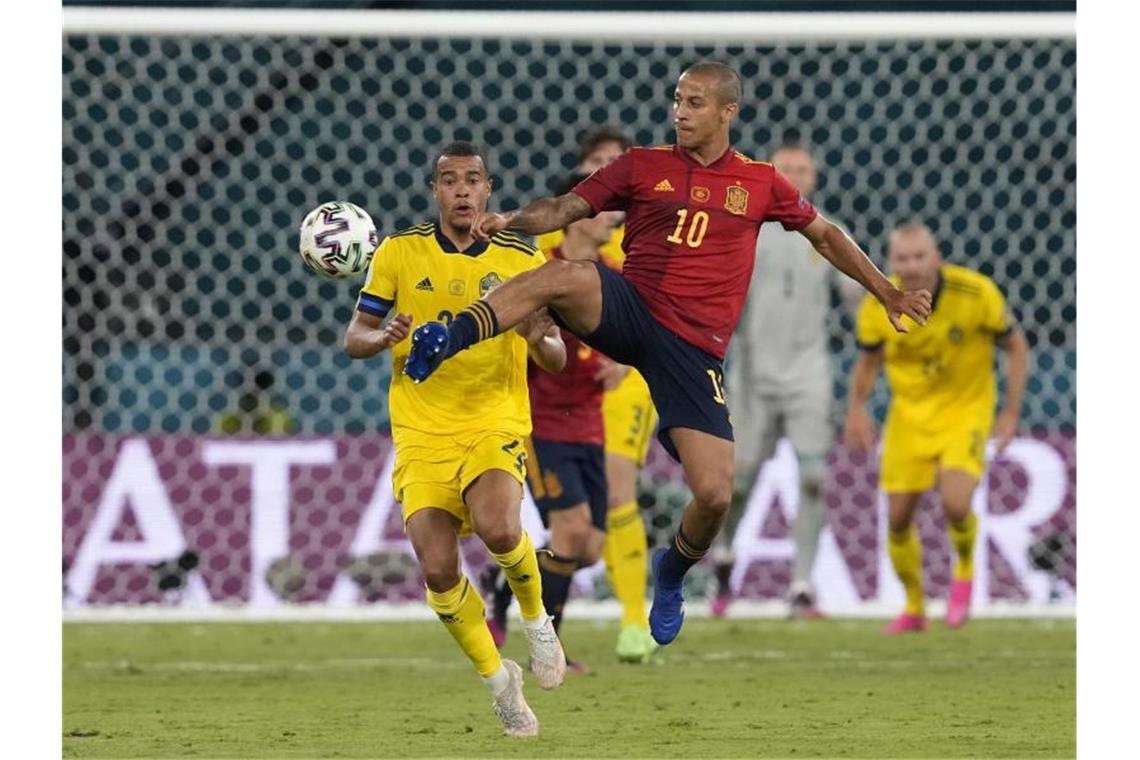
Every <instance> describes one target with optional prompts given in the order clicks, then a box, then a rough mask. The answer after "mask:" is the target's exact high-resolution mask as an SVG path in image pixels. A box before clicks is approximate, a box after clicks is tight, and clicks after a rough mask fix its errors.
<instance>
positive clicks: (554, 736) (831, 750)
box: [63, 619, 1076, 758]
mask: <svg viewBox="0 0 1140 760" xmlns="http://www.w3.org/2000/svg"><path fill="white" fill-rule="evenodd" d="M881 625H882V623H881V622H875V621H846V620H833V621H824V622H784V621H774V620H739V621H733V620H727V621H718V620H705V619H692V620H689V621H688V622H686V624H685V629H684V631H683V632H682V634H681V636H680V638H679V639H678V640H677V641H676V642H675V643H674V644H673V645H671V646H669V647H668V648H667V649H666V650H665V652H664V653H663V655H662V656H661V661H660V662H659V663H657V664H653V665H648V666H631V665H619V664H617V663H616V662H615V661H614V657H613V650H612V647H613V642H614V637H615V635H616V624H615V623H594V622H574V621H571V622H569V623H567V625H566V626H565V630H564V632H563V640H564V641H565V642H566V645H567V649H568V651H569V652H570V654H571V656H572V657H575V658H578V659H581V660H584V661H586V662H587V663H588V664H590V665H591V666H592V668H593V670H592V672H591V673H589V674H585V675H579V676H568V677H567V682H566V683H565V685H564V686H563V687H562V688H560V689H558V690H556V691H553V692H543V691H541V690H540V689H538V688H537V686H535V685H534V683H533V680H530V679H529V676H528V683H527V697H528V699H529V701H530V703H531V706H532V707H533V708H534V711H535V713H536V714H537V715H538V718H539V721H540V723H541V726H542V733H541V736H540V737H539V738H538V739H506V738H504V737H502V736H500V734H499V729H498V725H497V723H496V721H495V719H494V716H493V715H492V714H491V710H490V698H489V696H488V695H487V692H486V690H485V689H484V688H483V686H482V685H481V684H480V683H479V680H478V678H477V677H476V676H475V674H474V671H473V670H472V669H471V667H470V666H469V665H468V664H467V662H466V660H465V659H464V658H463V657H462V655H461V654H460V652H459V651H458V649H457V648H456V647H455V645H454V644H453V642H452V641H451V639H450V638H449V637H448V636H447V634H446V632H445V631H444V630H443V628H442V627H441V626H439V625H438V624H435V623H431V622H423V623H250V624H228V623H204V624H183V623H162V624H153V625H142V624H134V625H119V624H79V623H68V624H65V625H64V631H63V641H64V646H63V756H64V757H75V758H80V757H123V758H127V757H154V758H168V757H199V758H239V757H240V758H299V757H305V758H314V757H344V758H364V757H444V756H447V757H539V756H541V757H543V758H558V757H622V758H628V757H646V758H672V757H796V758H798V757H1034V758H1038V757H1072V756H1074V754H1075V752H1076V745H1075V741H1076V739H1075V733H1076V731H1075V717H1076V650H1075V647H1076V628H1075V625H1074V623H1073V622H1072V621H1036V620H979V621H974V622H972V623H971V624H970V625H969V626H967V627H966V628H965V629H963V630H960V631H947V630H944V629H942V628H941V626H940V624H937V623H936V624H935V625H934V626H933V627H932V630H931V631H930V632H929V633H927V634H925V635H922V636H909V637H905V638H887V637H883V636H881V635H879V634H878V629H879V627H880V626H881ZM506 654H507V656H509V657H514V658H515V659H517V660H519V661H520V662H521V663H524V664H525V643H524V642H523V640H522V639H521V637H518V636H513V637H512V639H511V640H510V641H509V642H508V643H507V648H506Z"/></svg>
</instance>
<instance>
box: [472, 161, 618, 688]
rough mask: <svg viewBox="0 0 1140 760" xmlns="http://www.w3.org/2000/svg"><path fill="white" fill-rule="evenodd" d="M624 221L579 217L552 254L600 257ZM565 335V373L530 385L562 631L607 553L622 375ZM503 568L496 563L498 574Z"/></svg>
mask: <svg viewBox="0 0 1140 760" xmlns="http://www.w3.org/2000/svg"><path fill="white" fill-rule="evenodd" d="M572 181H573V179H572ZM573 184H577V182H576V181H575V182H573ZM573 184H571V185H568V186H567V187H566V188H565V189H564V192H568V191H569V190H570V187H572V186H573ZM621 220H622V214H621V212H619V211H608V212H603V213H601V214H598V215H597V216H595V217H593V218H592V219H583V220H581V221H577V222H574V223H573V224H571V225H570V226H569V227H567V228H566V230H565V236H564V237H563V238H562V239H561V240H560V241H559V243H558V245H556V246H555V247H554V248H553V249H552V250H551V251H550V257H551V258H553V259H556V260H565V261H597V260H598V249H599V248H600V247H601V246H602V245H604V244H606V243H607V242H609V240H610V235H611V234H612V233H613V231H614V228H616V227H617V226H618V225H620V224H621ZM562 340H563V342H564V343H565V344H566V366H565V368H563V370H562V371H561V372H559V373H557V374H552V373H550V372H546V371H544V370H542V369H541V368H540V367H538V366H536V365H534V364H532V365H531V371H530V375H529V377H528V381H529V383H528V384H529V387H530V413H531V420H532V423H533V431H532V432H531V437H530V438H529V439H528V441H527V445H528V449H527V462H526V470H527V484H528V485H529V486H530V492H531V495H532V496H533V497H534V502H535V505H536V506H537V507H538V511H539V514H540V515H541V517H542V522H543V525H545V526H546V527H547V528H549V530H550V540H549V543H548V544H547V547H546V549H547V551H542V552H539V555H538V566H539V568H540V570H541V571H542V600H543V604H544V606H545V607H546V611H547V612H548V613H550V615H551V617H552V618H553V619H554V630H556V631H560V629H561V624H562V612H563V608H564V606H565V604H566V599H567V598H568V597H569V595H570V582H571V580H572V579H573V577H574V573H575V571H577V570H578V569H579V568H583V567H590V566H591V565H593V564H594V563H595V562H597V561H598V559H599V558H600V557H601V554H602V545H603V543H604V542H605V538H606V534H605V530H606V508H607V504H608V502H607V499H606V461H605V450H604V449H603V444H604V443H605V430H604V424H603V421H602V394H603V392H604V391H605V390H606V386H605V384H604V382H603V379H600V378H609V379H610V382H611V383H612V384H616V383H617V382H620V378H621V376H620V375H614V374H603V373H601V368H602V367H603V366H604V365H607V364H613V362H611V361H610V360H609V359H607V358H606V357H604V356H603V355H602V354H600V353H598V352H597V351H595V350H594V349H592V348H590V347H589V346H587V345H586V344H585V343H582V342H581V341H580V340H579V339H578V337H577V336H575V335H574V334H573V333H571V332H569V331H568V330H562ZM497 569H498V568H497V567H494V566H492V567H491V568H490V572H492V573H494V572H495V571H496V570H497ZM492 585H493V586H494V588H495V594H494V603H493V604H492V617H491V621H490V623H491V631H492V633H495V634H496V643H498V644H499V645H500V646H501V645H502V641H503V640H505V638H506V626H507V607H508V606H509V604H510V597H511V593H510V587H509V586H508V585H507V584H505V583H502V582H501V581H497V579H496V582H494V583H493V584H492ZM567 667H568V668H569V669H570V670H571V671H573V672H583V671H584V670H585V666H584V665H583V664H582V663H579V662H574V661H570V660H568V661H567Z"/></svg>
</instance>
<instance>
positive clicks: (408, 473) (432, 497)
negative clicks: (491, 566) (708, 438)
mask: <svg viewBox="0 0 1140 760" xmlns="http://www.w3.org/2000/svg"><path fill="white" fill-rule="evenodd" d="M432 170H433V175H432V194H433V195H434V196H435V199H436V202H437V203H438V205H439V218H438V220H437V221H434V222H425V223H423V224H419V225H417V226H415V227H411V228H409V229H407V230H404V231H402V232H397V233H395V234H393V235H389V236H388V237H387V238H385V239H384V240H383V241H382V242H381V244H380V246H379V247H378V248H377V249H376V253H375V254H374V255H373V258H372V264H371V266H370V267H369V270H368V276H367V281H366V282H365V285H364V288H363V289H362V290H361V291H360V297H359V300H358V301H357V306H356V311H355V312H354V314H353V317H352V321H351V322H350V323H349V325H348V330H347V333H346V334H345V341H344V345H345V350H346V351H347V352H348V354H349V355H350V356H352V357H353V358H356V359H363V358H367V357H370V356H375V355H376V354H378V353H380V352H381V351H384V350H391V351H392V367H393V370H392V387H391V390H390V404H389V406H390V409H391V422H392V440H393V444H394V445H395V449H396V462H395V467H394V469H393V473H392V485H393V493H394V494H395V497H396V500H397V501H399V502H400V504H401V506H402V508H403V515H404V529H405V531H406V532H407V534H408V538H409V539H410V540H411V543H412V547H413V548H414V549H415V552H416V557H417V558H418V559H419V562H420V567H421V568H422V569H423V573H424V579H425V581H426V584H427V601H428V604H429V605H430V606H431V608H432V610H434V611H435V613H436V614H437V615H438V616H439V619H440V620H441V621H442V622H443V624H444V626H445V627H446V628H447V630H448V632H449V633H450V634H451V635H452V636H453V637H454V638H455V640H456V642H457V643H458V644H459V646H460V648H461V649H463V652H464V653H465V654H466V655H467V657H468V658H469V659H470V660H471V662H472V664H474V666H475V669H476V670H477V671H478V673H479V675H481V676H482V677H483V681H484V683H485V684H486V685H487V687H488V689H489V690H490V691H491V694H492V698H493V702H492V706H493V708H494V711H495V714H496V715H497V716H498V718H499V720H500V721H501V722H502V724H503V730H504V732H505V733H506V734H508V735H511V736H533V735H535V734H537V733H538V721H537V719H536V718H535V716H534V713H533V712H532V711H531V709H530V707H529V706H528V705H527V703H526V700H525V699H524V698H523V693H522V670H521V668H519V666H518V665H516V664H515V663H514V662H512V661H510V660H503V659H502V658H501V657H500V656H499V651H498V649H496V648H495V643H494V641H493V640H492V637H491V631H490V630H489V629H488V628H487V623H486V620H485V619H484V613H483V600H482V598H481V597H480V595H479V593H478V591H477V590H476V589H475V588H474V587H472V585H471V583H470V581H469V580H468V579H467V578H466V577H465V576H464V575H463V572H462V569H461V565H460V557H459V537H460V536H461V535H467V534H469V533H471V532H474V533H475V534H476V535H478V536H479V538H480V539H482V541H483V543H484V544H485V545H486V546H487V549H488V550H489V551H490V552H491V556H492V557H494V559H495V562H496V563H497V564H498V565H499V566H500V567H501V568H502V569H503V572H504V573H505V575H506V576H507V579H508V582H509V583H510V585H511V588H512V589H513V590H514V593H515V595H516V596H517V597H518V599H519V606H520V608H521V610H522V616H523V627H524V629H525V630H526V634H527V643H528V645H529V648H530V656H531V669H532V670H533V671H534V673H535V675H536V677H537V679H538V682H539V685H540V686H542V687H543V688H547V689H549V688H554V687H555V686H557V685H558V684H559V683H561V682H562V677H563V674H564V672H565V669H566V660H565V655H564V654H563V652H562V645H561V644H560V643H559V641H558V636H557V634H556V632H555V630H554V624H553V621H552V620H551V619H550V617H549V616H548V615H547V614H546V612H545V610H544V609H543V606H542V582H541V579H540V578H541V576H540V573H539V568H538V560H537V558H536V556H535V550H534V545H533V544H532V543H531V540H530V537H529V536H528V535H527V534H526V532H525V531H523V530H522V527H521V518H520V514H519V512H520V506H521V501H522V481H523V478H524V468H525V460H526V453H525V443H524V441H525V439H526V436H527V434H528V433H529V432H530V409H529V404H528V398H527V383H526V362H527V356H528V354H529V356H530V357H531V358H532V359H533V360H534V361H535V362H536V363H538V364H539V365H540V366H542V367H545V368H547V369H549V370H551V371H558V370H560V369H561V368H562V365H563V364H564V363H565V361H566V354H565V346H564V345H563V343H562V338H561V337H560V336H559V333H558V328H557V327H555V326H554V324H553V322H551V321H550V319H549V317H547V316H546V315H545V314H544V313H542V312H536V313H533V314H530V315H528V316H527V317H526V318H525V319H523V320H522V321H521V322H520V323H519V326H518V329H517V330H516V331H515V332H509V333H504V334H503V335H500V336H499V337H497V338H495V339H494V340H491V341H487V342H486V343H484V344H482V345H480V346H478V347H477V348H476V349H475V350H473V351H469V352H467V353H465V354H464V355H463V356H462V357H460V358H459V360H457V361H456V362H454V363H453V364H451V365H449V366H448V367H446V368H445V370H444V371H442V372H441V373H440V375H439V378H438V383H439V386H438V387H439V392H438V395H436V394H434V393H433V394H432V398H430V399H429V398H427V397H425V393H424V388H423V387H421V386H417V385H415V384H414V383H412V381H411V379H410V378H409V377H407V376H406V375H404V374H403V372H402V371H401V370H402V369H403V365H404V363H405V361H406V360H407V355H408V342H407V341H405V340H404V338H406V337H407V335H408V333H409V331H410V330H411V328H412V325H413V324H416V323H421V322H425V321H428V320H433V319H441V318H442V319H450V318H451V315H452V314H455V313H458V312H459V311H461V310H462V309H464V308H465V307H467V306H468V305H469V304H470V303H471V302H472V301H475V300H476V299H479V298H481V297H483V296H486V295H487V293H488V292H490V291H491V290H492V289H494V288H495V287H497V286H498V285H500V284H501V283H502V282H503V281H504V280H508V279H509V278H511V277H513V276H515V275H517V274H519V273H521V272H526V271H529V270H531V269H534V268H536V267H538V266H540V265H541V264H542V261H543V259H542V256H541V255H539V253H538V252H537V251H536V250H535V249H534V248H532V247H530V246H529V245H527V244H526V243H523V242H522V241H521V240H520V239H519V238H517V237H516V236H514V235H512V234H510V233H499V234H496V235H494V236H493V237H492V238H491V240H490V241H479V240H476V239H475V238H474V236H473V234H472V230H471V225H472V222H473V221H474V220H475V219H476V218H477V216H478V214H479V213H481V212H482V211H483V210H484V209H485V208H486V205H487V199H488V198H489V197H490V194H491V180H490V176H489V174H488V170H487V163H486V160H485V159H484V157H483V155H482V152H481V151H480V150H479V149H478V148H477V147H476V146H474V145H472V144H470V143H466V142H455V143H451V144H450V145H447V146H446V147H444V148H443V150H442V151H441V152H440V154H439V156H438V157H437V159H436V161H435V163H434V164H433V166H432ZM393 308H394V309H395V316H394V317H392V319H391V320H389V321H388V322H387V324H385V323H384V318H385V317H386V316H387V315H388V313H389V312H390V311H391V310H392V309H393ZM516 333H517V334H516Z"/></svg>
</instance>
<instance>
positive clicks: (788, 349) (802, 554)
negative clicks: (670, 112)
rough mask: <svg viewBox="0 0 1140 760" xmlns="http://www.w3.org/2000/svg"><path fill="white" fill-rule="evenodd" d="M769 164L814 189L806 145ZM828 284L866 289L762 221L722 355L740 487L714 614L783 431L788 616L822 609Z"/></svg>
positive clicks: (722, 550) (848, 293)
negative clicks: (795, 475) (788, 513)
mask: <svg viewBox="0 0 1140 760" xmlns="http://www.w3.org/2000/svg"><path fill="white" fill-rule="evenodd" d="M772 163H773V164H774V165H775V167H776V169H777V170H778V171H780V172H781V173H782V174H784V175H785V176H787V177H788V179H790V180H791V181H792V184H794V185H795V186H796V188H797V189H798V190H799V191H800V192H801V193H802V194H803V196H804V197H805V198H810V195H811V193H812V191H813V190H814V189H815V185H816V169H815V163H814V161H813V160H812V156H811V153H810V152H809V151H808V149H807V148H805V147H803V146H799V145H788V146H784V147H782V148H780V149H779V150H777V151H776V152H775V153H774V154H773V155H772ZM832 286H836V287H838V288H839V290H840V293H841V295H842V297H843V300H844V302H845V303H848V304H849V305H850V307H851V308H852V309H853V308H854V307H856V306H857V305H858V302H859V298H860V297H861V296H862V293H863V290H862V288H861V287H860V286H859V284H858V283H856V282H855V281H853V280H850V279H848V278H847V277H845V276H844V275H842V274H840V273H839V271H838V270H836V269H835V268H834V267H831V266H828V264H827V262H826V261H824V260H823V258H822V257H820V255H819V254H818V253H816V252H815V250H814V249H813V248H812V247H811V243H809V242H808V241H807V239H806V238H804V237H803V236H802V235H799V234H797V233H792V232H788V231H786V230H784V229H783V228H782V227H781V226H780V225H779V224H770V223H769V224H764V225H763V226H762V227H761V228H760V236H759V238H758V239H757V243H756V268H755V269H754V270H753V274H752V284H751V286H750V289H749V292H748V300H747V302H746V303H745V305H744V314H743V316H742V317H741V319H740V324H739V326H738V327H737V329H736V335H735V336H733V340H732V343H731V347H730V349H729V355H728V361H727V362H726V372H725V381H726V386H727V390H728V393H729V396H730V398H731V399H732V402H733V415H732V422H733V425H734V427H735V429H736V483H735V492H736V493H735V498H734V503H733V508H732V509H731V510H730V512H729V516H728V518H727V519H728V522H729V524H728V525H726V526H725V529H724V530H722V531H721V532H720V536H719V538H718V543H717V544H716V546H715V548H714V550H713V561H714V563H715V565H716V575H717V595H716V597H715V599H714V601H713V605H712V610H713V614H715V615H717V616H721V615H723V614H724V613H725V611H726V609H727V607H728V604H729V601H730V599H731V591H730V587H729V579H730V576H731V573H732V567H733V562H734V557H733V552H732V548H731V542H732V538H733V534H734V533H735V527H736V523H737V522H738V521H739V520H740V517H741V515H742V513H743V511H744V509H745V506H746V503H747V499H748V494H749V492H750V491H751V488H752V485H753V483H754V482H755V480H756V475H757V474H758V472H759V470H760V466H761V465H762V464H763V463H764V462H765V461H766V460H768V459H770V458H771V457H772V455H773V454H774V453H775V451H776V444H777V443H778V442H779V440H780V439H781V438H782V437H785V436H786V437H787V438H788V439H789V440H790V441H791V444H792V447H793V448H794V449H795V452H796V459H797V461H798V464H799V483H800V498H799V509H798V510H797V512H796V518H795V522H794V524H793V528H792V532H793V535H794V538H795V550H796V552H795V560H794V562H793V572H792V583H791V587H790V589H789V593H788V597H789V602H790V604H791V615H792V616H793V617H818V616H819V612H818V610H817V608H816V595H815V590H814V589H813V588H812V583H811V571H812V566H813V565H814V564H815V556H816V550H817V547H818V543H819V534H820V532H821V531H822V530H823V526H824V525H825V524H826V514H825V509H824V501H823V486H824V483H825V481H826V476H827V452H828V449H829V448H830V447H831V443H832V440H833V437H834V436H833V430H832V426H831V421H830V419H829V418H830V412H831V404H832V396H831V382H832V381H831V378H832V373H831V368H830V364H829V360H828V354H827V312H828V310H829V307H830V304H831V288H832Z"/></svg>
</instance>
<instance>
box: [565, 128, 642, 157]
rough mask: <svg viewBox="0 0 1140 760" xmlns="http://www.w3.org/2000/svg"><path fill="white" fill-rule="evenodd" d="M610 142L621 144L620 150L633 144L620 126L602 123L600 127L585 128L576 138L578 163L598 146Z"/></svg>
mask: <svg viewBox="0 0 1140 760" xmlns="http://www.w3.org/2000/svg"><path fill="white" fill-rule="evenodd" d="M610 142H616V143H617V144H619V145H621V149H622V150H629V148H630V147H631V146H632V145H633V140H630V139H629V138H628V137H626V136H625V133H624V132H622V131H621V128H620V127H615V126H613V125H610V124H604V125H602V126H600V127H595V128H593V129H589V130H586V131H585V132H583V133H582V136H581V137H580V138H578V163H582V162H583V161H585V160H586V159H587V158H588V157H589V155H590V154H591V153H593V152H594V151H595V150H597V149H598V147H599V146H601V145H605V144H606V143H610Z"/></svg>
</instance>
